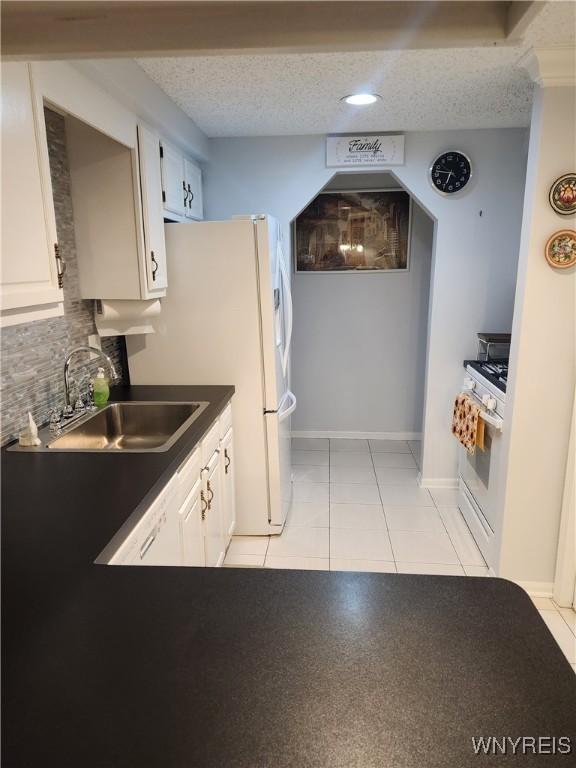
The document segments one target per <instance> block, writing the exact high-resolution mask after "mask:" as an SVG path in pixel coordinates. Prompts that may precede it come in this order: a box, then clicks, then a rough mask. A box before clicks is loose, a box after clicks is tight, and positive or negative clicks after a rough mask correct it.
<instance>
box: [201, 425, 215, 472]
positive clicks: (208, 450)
mask: <svg viewBox="0 0 576 768" xmlns="http://www.w3.org/2000/svg"><path fill="white" fill-rule="evenodd" d="M219 444H220V420H218V421H217V422H216V423H215V424H213V425H212V427H211V428H210V431H209V432H208V434H207V435H206V436H205V437H204V438H203V440H202V446H201V448H200V450H201V455H202V467H205V466H206V465H207V464H208V462H209V461H210V458H211V456H212V454H213V453H214V451H216V450H217V449H218V445H219Z"/></svg>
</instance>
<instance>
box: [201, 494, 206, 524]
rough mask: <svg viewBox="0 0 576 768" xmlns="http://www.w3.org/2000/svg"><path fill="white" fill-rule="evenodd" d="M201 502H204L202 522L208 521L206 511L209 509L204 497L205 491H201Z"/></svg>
mask: <svg viewBox="0 0 576 768" xmlns="http://www.w3.org/2000/svg"><path fill="white" fill-rule="evenodd" d="M200 501H201V502H202V508H201V509H202V511H201V515H202V520H206V510H207V509H208V504H207V503H206V497H205V496H204V491H200Z"/></svg>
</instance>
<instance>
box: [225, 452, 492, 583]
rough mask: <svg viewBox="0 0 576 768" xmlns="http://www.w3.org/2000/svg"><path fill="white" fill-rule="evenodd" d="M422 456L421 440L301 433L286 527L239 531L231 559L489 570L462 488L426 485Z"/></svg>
mask: <svg viewBox="0 0 576 768" xmlns="http://www.w3.org/2000/svg"><path fill="white" fill-rule="evenodd" d="M419 459H420V442H419V441H403V440H349V439H337V440H327V439H310V438H294V440H293V480H294V502H293V507H292V510H291V513H290V515H289V517H288V520H287V521H286V527H285V529H284V532H283V533H282V535H281V536H273V537H271V538H270V540H268V539H267V538H260V537H250V536H238V537H235V538H234V539H233V541H232V543H231V545H230V548H229V550H228V554H227V557H226V563H225V564H226V565H230V566H234V565H236V566H239V565H243V566H252V567H268V568H311V569H321V570H333V571H338V570H345V571H346V570H356V571H379V572H385V573H397V572H398V573H435V574H447V575H459V576H464V575H466V574H468V575H471V576H483V575H486V573H487V571H488V569H487V567H486V564H485V562H484V560H483V558H482V555H481V554H480V551H479V550H478V548H477V547H476V544H475V543H474V540H473V538H472V536H471V534H470V532H469V530H468V528H467V526H466V523H465V522H464V518H463V517H462V515H461V514H460V511H459V510H458V494H457V492H456V491H453V490H450V489H437V490H434V491H428V490H426V489H424V488H420V487H419V486H418V480H417V477H418V462H419Z"/></svg>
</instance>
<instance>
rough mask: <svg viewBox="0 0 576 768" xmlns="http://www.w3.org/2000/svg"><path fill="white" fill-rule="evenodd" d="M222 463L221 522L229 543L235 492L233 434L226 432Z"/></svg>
mask: <svg viewBox="0 0 576 768" xmlns="http://www.w3.org/2000/svg"><path fill="white" fill-rule="evenodd" d="M220 451H221V454H222V461H223V463H224V467H223V474H222V507H223V509H222V522H223V530H224V536H225V538H226V542H227V544H228V542H229V541H230V538H231V537H232V534H233V533H234V528H235V527H236V491H235V486H234V432H233V430H232V427H230V429H229V430H228V431H227V432H226V434H225V436H224V437H223V439H222V442H221V444H220Z"/></svg>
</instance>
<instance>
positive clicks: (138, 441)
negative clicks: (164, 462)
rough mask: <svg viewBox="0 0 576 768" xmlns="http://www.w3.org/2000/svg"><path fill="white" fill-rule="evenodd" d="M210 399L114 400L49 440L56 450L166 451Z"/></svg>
mask: <svg viewBox="0 0 576 768" xmlns="http://www.w3.org/2000/svg"><path fill="white" fill-rule="evenodd" d="M208 405H209V403H207V402H197V403H164V402H162V403H158V402H155V403H151V402H147V403H144V402H129V403H111V404H110V405H107V406H106V407H105V408H102V410H100V411H98V412H97V413H95V414H94V415H92V416H88V417H86V418H84V419H83V420H82V421H80V422H79V423H77V424H76V425H75V426H73V427H71V428H70V429H69V430H68V431H66V433H65V434H63V435H61V436H60V437H57V438H56V439H55V440H52V441H51V442H49V443H48V445H47V447H48V448H49V449H50V450H53V451H111V452H112V451H113V452H127V451H133V452H140V453H142V452H147V451H167V450H168V448H170V446H171V445H173V444H174V443H175V442H176V440H177V439H178V438H179V437H180V435H182V434H183V433H184V432H185V430H186V429H188V427H189V426H190V424H192V422H193V421H195V420H196V419H197V418H198V416H200V414H201V413H202V411H203V410H204V409H205V408H207V407H208Z"/></svg>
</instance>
